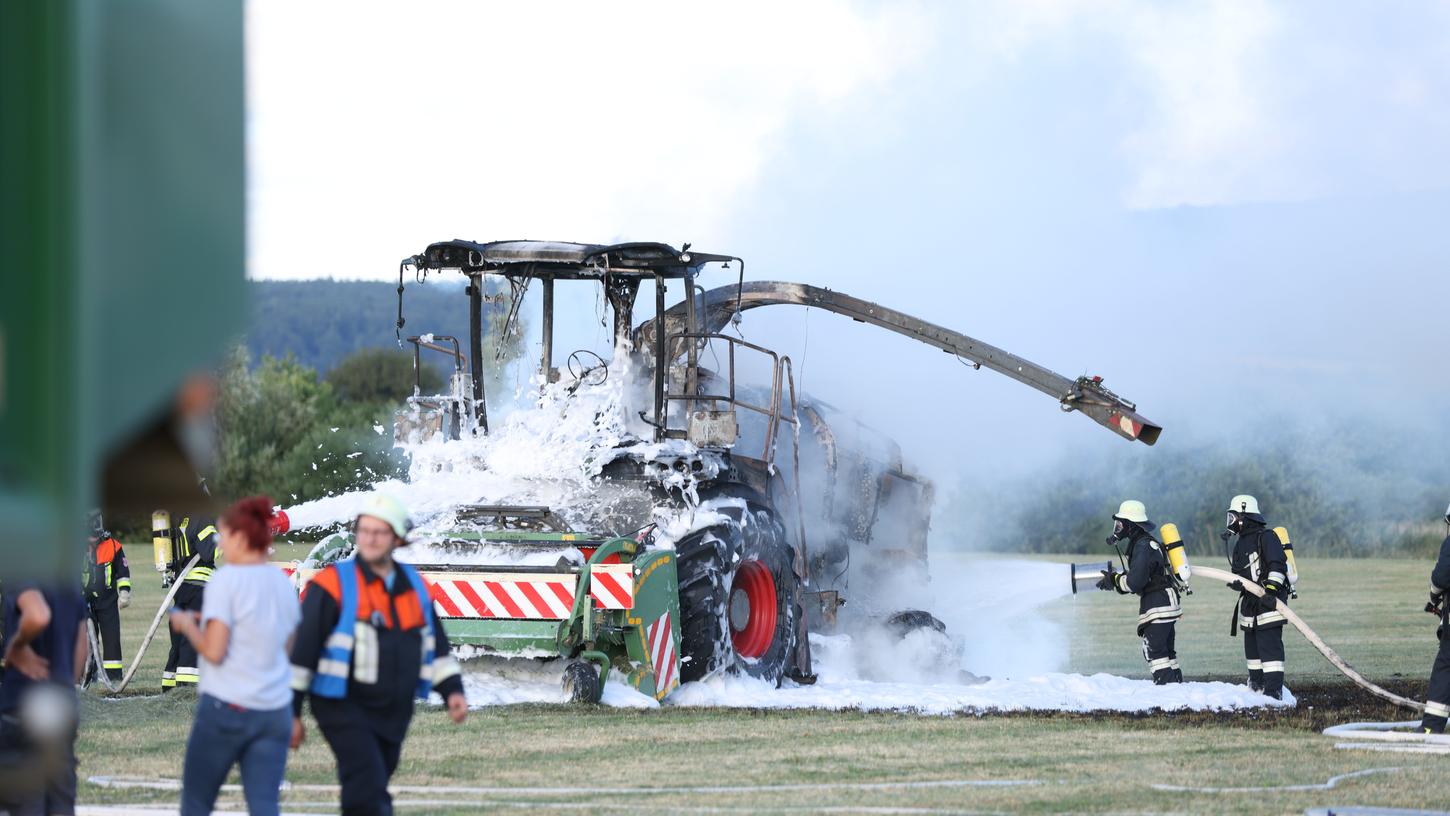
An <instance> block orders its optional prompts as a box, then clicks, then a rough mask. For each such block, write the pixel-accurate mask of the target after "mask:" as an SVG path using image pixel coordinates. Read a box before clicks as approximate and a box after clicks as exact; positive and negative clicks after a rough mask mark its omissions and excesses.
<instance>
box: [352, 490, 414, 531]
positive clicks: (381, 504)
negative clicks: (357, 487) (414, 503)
mask: <svg viewBox="0 0 1450 816" xmlns="http://www.w3.org/2000/svg"><path fill="white" fill-rule="evenodd" d="M357 514H358V515H359V516H372V517H373V518H375V519H378V520H379V521H383V522H386V523H387V525H388V526H389V527H392V528H393V534H394V535H396V536H397V537H398V538H400V539H402V540H403V541H404V542H407V540H408V533H409V532H410V531H412V529H413V521H412V519H409V518H408V509H407V508H406V507H404V506H403V503H402V502H400V501H398V500H397V499H395V498H393V497H392V496H389V495H387V494H386V493H374V494H373V495H371V496H369V497H368V500H367V501H366V502H363V506H362V509H360V510H358V511H357Z"/></svg>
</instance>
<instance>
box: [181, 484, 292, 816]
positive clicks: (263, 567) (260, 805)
mask: <svg viewBox="0 0 1450 816" xmlns="http://www.w3.org/2000/svg"><path fill="white" fill-rule="evenodd" d="M271 517H272V500H271V499H268V498H267V497H266V496H253V497H252V498H249V499H243V500H241V501H239V502H237V503H236V504H234V505H232V506H231V507H230V508H228V509H227V511H226V512H225V513H223V514H222V517H221V519H219V522H218V524H217V526H218V528H219V529H220V533H221V549H222V557H223V563H224V564H225V566H223V567H221V568H220V569H219V570H217V571H216V573H215V574H214V575H212V578H211V581H210V582H209V583H208V584H207V588H206V596H205V600H204V601H203V602H202V608H201V615H200V616H199V619H198V616H197V614H196V613H195V612H185V611H181V610H175V609H173V610H172V613H171V626H172V628H173V629H175V630H176V631H177V632H179V633H181V634H182V635H184V636H185V637H186V639H187V640H189V641H190V642H191V644H192V645H193V646H195V647H196V651H197V654H198V655H199V656H200V657H201V684H200V688H199V689H198V690H199V692H200V698H199V699H198V701H197V706H196V720H195V721H194V722H193V723H192V726H191V739H190V740H189V741H188V742H187V744H186V761H185V766H184V768H183V770H182V785H181V812H182V814H183V815H184V816H190V814H209V813H211V812H212V806H213V805H214V804H215V803H216V797H217V791H218V790H220V789H221V786H222V782H223V781H225V780H226V777H227V774H228V773H229V772H230V771H231V769H232V766H233V765H236V764H240V765H241V771H242V790H243V793H244V794H245V796H246V799H247V810H248V812H250V813H251V814H252V816H258V814H276V813H277V812H278V789H279V788H280V787H281V785H282V778H283V775H284V774H285V773H286V770H287V742H288V739H289V738H290V737H291V734H292V688H291V678H292V668H291V665H290V661H289V660H288V657H287V655H288V652H289V651H290V650H291V648H292V635H293V632H294V631H295V630H296V628H297V622H298V620H299V619H300V618H301V609H300V607H299V606H298V603H297V593H296V591H295V590H294V589H293V588H292V583H291V581H289V580H287V576H286V575H284V574H283V573H282V571H281V570H279V569H277V568H276V567H274V566H272V565H271V564H269V563H267V560H268V556H269V555H270V554H271V550H272V533H271V531H270V530H269V529H268V526H267V522H268V520H269V519H270V518H271Z"/></svg>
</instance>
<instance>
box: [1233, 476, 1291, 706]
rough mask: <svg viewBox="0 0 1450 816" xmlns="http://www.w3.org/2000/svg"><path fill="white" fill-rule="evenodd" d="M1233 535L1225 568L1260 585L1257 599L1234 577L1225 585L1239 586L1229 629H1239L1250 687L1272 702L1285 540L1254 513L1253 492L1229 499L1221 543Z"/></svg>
mask: <svg viewBox="0 0 1450 816" xmlns="http://www.w3.org/2000/svg"><path fill="white" fill-rule="evenodd" d="M1234 536H1237V537H1238V538H1237V540H1236V541H1235V542H1234V545H1233V549H1232V550H1230V552H1229V569H1230V570H1231V571H1232V572H1233V574H1234V575H1237V576H1239V577H1240V578H1246V579H1248V580H1250V581H1253V582H1254V583H1256V584H1258V585H1259V586H1261V587H1263V588H1264V596H1263V597H1262V598H1259V597H1256V596H1255V595H1253V594H1252V593H1250V592H1248V591H1247V590H1245V589H1244V585H1243V584H1242V583H1241V582H1239V581H1234V582H1233V583H1231V584H1229V585H1228V586H1229V589H1234V590H1238V592H1239V601H1238V603H1237V604H1236V605H1235V606H1234V618H1235V619H1236V624H1237V626H1234V625H1232V624H1231V625H1230V629H1229V633H1230V634H1235V633H1236V632H1240V631H1241V632H1243V635H1244V660H1245V662H1247V664H1248V669H1249V688H1251V689H1253V690H1254V691H1259V692H1263V693H1264V694H1267V695H1268V696H1270V697H1273V698H1274V699H1275V700H1278V699H1281V698H1282V697H1283V696H1284V623H1285V622H1286V621H1285V619H1284V613H1283V612H1280V611H1279V605H1280V604H1285V605H1287V604H1288V603H1289V566H1288V559H1287V557H1286V556H1285V555H1284V544H1283V542H1282V541H1281V540H1280V539H1279V536H1278V534H1276V533H1275V532H1274V531H1273V530H1272V529H1270V528H1269V526H1268V524H1267V523H1266V522H1265V521H1264V517H1263V516H1262V515H1261V514H1260V513H1259V502H1258V500H1257V499H1255V498H1254V497H1253V496H1249V495H1239V496H1234V497H1233V499H1232V500H1230V501H1229V506H1228V515H1227V518H1226V520H1225V529H1224V532H1223V539H1224V542H1225V543H1227V542H1228V540H1229V539H1230V538H1232V537H1234Z"/></svg>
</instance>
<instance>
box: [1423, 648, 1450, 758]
mask: <svg viewBox="0 0 1450 816" xmlns="http://www.w3.org/2000/svg"><path fill="white" fill-rule="evenodd" d="M1447 717H1450V630H1447V629H1444V628H1442V629H1441V630H1440V651H1438V652H1436V653H1435V666H1434V668H1432V669H1430V693H1429V694H1427V695H1425V719H1423V720H1421V721H1420V727H1422V728H1424V729H1425V730H1426V731H1429V732H1430V733H1432V734H1443V733H1445V720H1446V718H1447Z"/></svg>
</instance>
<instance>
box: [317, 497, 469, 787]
mask: <svg viewBox="0 0 1450 816" xmlns="http://www.w3.org/2000/svg"><path fill="white" fill-rule="evenodd" d="M410 528H411V524H410V523H409V521H408V514H407V511H406V510H405V509H404V508H403V505H402V504H400V503H399V502H398V501H397V500H395V499H393V498H391V497H389V496H385V495H381V494H379V495H375V496H373V497H371V498H370V499H368V501H367V502H366V503H365V504H364V506H363V507H362V510H361V512H359V514H358V516H357V520H356V522H355V524H354V526H353V540H354V544H355V547H356V555H355V556H354V557H352V558H347V559H344V560H342V561H338V562H337V563H335V564H333V565H331V566H328V567H326V568H324V569H323V570H321V571H319V572H318V573H317V574H316V575H314V576H313V578H312V581H311V582H310V583H309V584H308V585H307V587H306V589H305V590H304V591H303V594H302V623H301V624H299V625H298V627H297V633H296V635H295V638H296V639H295V641H294V642H293V645H292V690H293V695H294V696H293V704H292V712H293V720H292V747H293V748H297V747H298V746H300V745H301V744H302V741H303V740H304V739H305V736H306V730H305V729H304V727H303V725H302V706H303V703H304V701H306V700H309V699H310V700H311V701H312V715H313V716H314V717H315V718H316V719H317V726H318V728H319V729H320V730H321V731H322V736H323V738H324V739H326V740H327V744H328V746H329V747H330V748H331V749H332V753H333V756H334V757H335V758H336V759H337V778H338V782H339V783H340V784H341V786H342V797H341V798H342V812H343V814H345V815H346V816H353V815H354V814H391V813H392V812H393V807H392V799H391V797H390V796H389V794H388V779H389V777H391V776H392V775H393V771H394V770H396V769H397V767H398V759H399V757H400V756H401V754H402V750H403V738H404V737H405V736H406V735H407V732H408V724H409V723H410V722H411V721H412V719H413V700H414V698H421V699H427V698H428V695H429V693H430V692H433V691H436V692H438V695H439V696H440V697H442V698H443V700H444V702H445V703H446V704H447V706H448V714H449V716H450V717H451V718H452V719H453V722H455V723H462V722H463V720H464V718H465V717H466V716H467V715H468V703H467V701H466V700H465V698H464V695H463V679H462V677H461V675H460V673H459V669H458V663H457V661H455V660H454V659H453V656H452V655H451V654H450V653H449V644H448V635H447V633H446V632H444V630H443V627H442V626H441V625H440V623H439V620H438V615H437V612H436V611H435V610H434V608H433V599H432V593H431V592H430V590H429V587H428V585H427V583H426V582H425V581H424V580H423V577H422V576H421V575H419V574H418V571H417V570H415V569H414V568H413V567H412V566H411V565H409V564H406V563H403V562H401V561H395V560H393V550H395V549H396V548H397V547H399V546H403V545H406V544H407V543H408V541H407V536H408V532H409V530H410Z"/></svg>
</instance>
